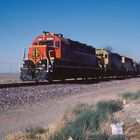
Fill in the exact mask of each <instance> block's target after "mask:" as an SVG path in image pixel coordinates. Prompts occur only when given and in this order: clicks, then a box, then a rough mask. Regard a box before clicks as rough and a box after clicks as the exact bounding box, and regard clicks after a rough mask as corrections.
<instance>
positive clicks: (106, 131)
mask: <svg viewBox="0 0 140 140" xmlns="http://www.w3.org/2000/svg"><path fill="white" fill-rule="evenodd" d="M103 108H104V109H103ZM89 109H93V106H89V105H87V104H86V105H84V104H80V105H78V106H76V108H75V109H74V110H73V111H69V112H66V113H65V114H64V115H63V116H62V117H61V118H60V119H58V121H57V122H56V123H55V124H52V125H50V126H49V129H43V128H41V127H36V128H30V129H29V128H28V129H26V131H25V133H22V132H19V133H12V134H9V135H7V136H6V138H5V140H50V136H57V134H60V135H61V133H63V132H64V133H66V134H67V133H68V132H71V129H70V127H69V125H67V124H72V126H71V128H72V130H74V131H77V130H76V127H78V126H79V125H81V124H82V123H83V126H82V127H83V129H82V131H80V130H81V129H79V130H78V131H77V132H76V134H77V133H79V136H80V135H81V136H82V135H84V138H86V139H87V140H88V139H89V138H91V139H93V138H94V139H96V140H97V139H98V140H101V138H105V140H107V137H108V136H109V135H111V127H110V125H111V123H113V122H118V121H119V118H117V119H116V118H115V116H112V114H110V113H109V114H108V116H107V119H105V120H104V121H103V122H101V123H100V125H99V129H98V130H100V133H95V132H94V131H91V130H90V129H91V128H90V127H89V126H90V125H89V126H88V127H87V126H86V124H85V122H86V120H87V121H88V120H89V119H90V117H88V116H87V113H88V112H86V111H85V110H88V111H90V110H89ZM94 109H95V108H94ZM96 109H97V110H99V112H101V114H102V115H103V113H104V110H106V111H105V112H108V109H109V110H110V111H111V112H112V113H113V112H116V111H118V110H120V109H121V105H120V104H114V101H113V102H111V104H110V103H108V102H100V103H98V104H97V108H96ZM102 109H103V110H102ZM96 113H97V112H94V113H92V112H89V114H92V116H94V115H96ZM80 114H81V115H80ZM97 114H98V113H97ZM79 115H80V116H79ZM77 116H78V118H77ZM81 116H82V117H81ZM103 117H105V115H103ZM83 118H85V119H83ZM97 118H98V117H97ZM101 118H102V117H101ZM93 120H94V121H95V120H96V117H95V118H93ZM93 120H91V121H90V123H91V122H92V121H93ZM93 124H94V125H95V124H96V123H93ZM75 126H76V127H75ZM92 126H93V125H92ZM92 126H91V127H92ZM62 130H63V131H62ZM94 130H95V128H94ZM123 131H124V135H125V136H126V137H127V138H128V140H140V124H139V123H136V122H132V121H125V122H124V126H123ZM81 132H82V133H83V134H81ZM72 133H74V132H73V131H72ZM70 134H71V133H70ZM103 135H105V136H103ZM62 136H64V135H63V134H62ZM69 136H70V135H69ZM60 137H61V136H60ZM60 137H59V138H60ZM65 138H66V137H65ZM54 139H55V140H59V139H58V138H57V137H55V138H54ZM54 139H53V137H51V140H54ZM114 139H115V138H114ZM75 140H76V139H75ZM110 140H113V138H111V139H110ZM122 140H123V138H122Z"/></svg>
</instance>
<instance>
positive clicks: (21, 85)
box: [0, 76, 140, 89]
mask: <svg viewBox="0 0 140 140" xmlns="http://www.w3.org/2000/svg"><path fill="white" fill-rule="evenodd" d="M137 77H140V76H137ZM128 78H135V77H127V78H124V77H117V78H116V77H111V78H103V79H102V80H101V79H87V80H82V79H78V80H73V79H69V80H66V81H61V80H56V81H53V82H48V81H43V82H21V83H5V84H0V89H2V88H12V87H27V86H38V85H48V84H93V83H98V82H100V81H110V80H123V79H128Z"/></svg>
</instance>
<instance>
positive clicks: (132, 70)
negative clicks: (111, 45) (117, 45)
mask: <svg viewBox="0 0 140 140" xmlns="http://www.w3.org/2000/svg"><path fill="white" fill-rule="evenodd" d="M139 72H140V65H139V64H138V63H136V62H135V61H134V60H133V59H131V58H127V57H125V56H121V55H119V54H117V53H112V52H110V51H107V50H105V49H96V48H94V47H93V46H90V45H87V44H83V43H80V42H78V41H73V40H71V39H66V38H64V37H63V35H62V34H54V33H49V32H45V31H44V32H43V34H42V35H40V36H38V37H36V38H35V39H34V40H33V42H32V45H31V46H30V47H29V50H28V57H27V58H26V57H25V54H24V58H23V62H22V66H21V74H20V78H21V80H23V81H41V80H48V81H52V80H54V79H61V80H65V79H68V78H75V79H76V78H84V79H87V78H99V77H105V76H107V77H110V76H128V75H138V74H139Z"/></svg>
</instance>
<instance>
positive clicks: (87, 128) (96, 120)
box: [49, 101, 122, 140]
mask: <svg viewBox="0 0 140 140" xmlns="http://www.w3.org/2000/svg"><path fill="white" fill-rule="evenodd" d="M120 109H122V104H121V103H120V102H114V101H108V102H104V101H103V102H99V103H98V104H97V108H96V110H94V109H93V107H91V106H80V107H78V108H76V110H75V113H76V118H75V120H74V121H72V122H70V123H67V124H66V125H65V127H64V128H63V129H62V130H61V131H60V132H59V133H55V134H53V135H52V136H50V138H49V140H60V139H61V140H65V139H68V137H69V136H72V138H73V139H74V140H79V139H80V140H85V139H89V140H90V139H92V140H94V139H95V140H101V139H102V140H107V138H108V136H106V135H103V134H101V133H100V125H101V123H102V122H103V121H104V120H106V119H107V114H108V112H111V113H113V112H116V111H118V110H120Z"/></svg>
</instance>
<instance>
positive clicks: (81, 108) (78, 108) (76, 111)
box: [72, 104, 93, 115]
mask: <svg viewBox="0 0 140 140" xmlns="http://www.w3.org/2000/svg"><path fill="white" fill-rule="evenodd" d="M92 107H93V106H90V105H88V104H78V105H77V106H76V107H74V108H73V110H72V111H73V113H74V114H75V115H79V114H80V113H81V112H83V111H85V110H86V109H90V108H92Z"/></svg>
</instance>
